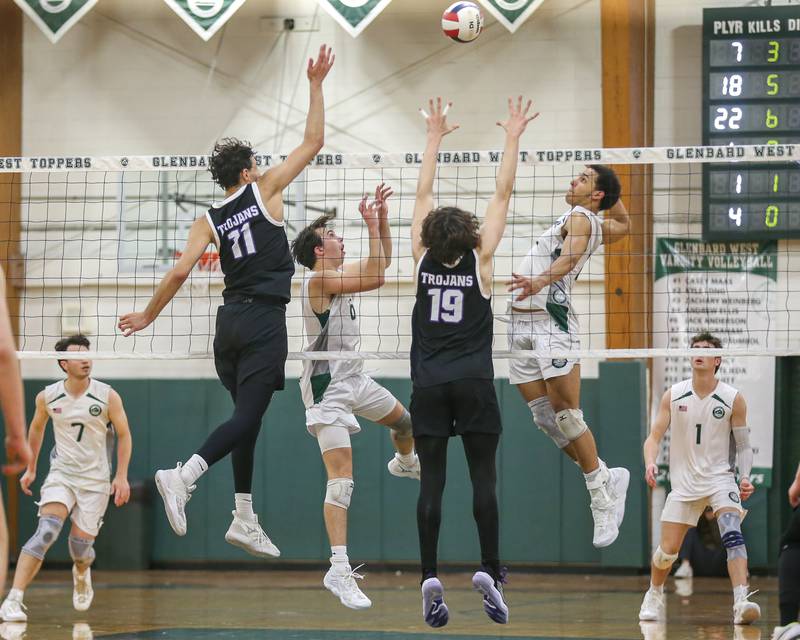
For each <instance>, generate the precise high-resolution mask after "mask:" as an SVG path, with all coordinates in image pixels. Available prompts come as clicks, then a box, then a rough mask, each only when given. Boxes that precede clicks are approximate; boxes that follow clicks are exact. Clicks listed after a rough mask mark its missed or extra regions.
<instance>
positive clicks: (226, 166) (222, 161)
mask: <svg viewBox="0 0 800 640" xmlns="http://www.w3.org/2000/svg"><path fill="white" fill-rule="evenodd" d="M253 155H254V151H253V147H252V146H251V145H250V143H249V142H248V141H247V140H239V139H238V138H222V140H220V141H219V142H217V143H216V144H215V145H214V150H213V151H212V152H211V159H210V160H209V162H208V170H209V171H210V172H211V177H212V178H213V179H214V182H216V183H217V184H218V185H219V186H220V187H222V188H223V189H230V188H231V187H235V186H236V185H237V184H239V174H241V173H242V171H243V170H244V169H249V168H250V166H251V163H252V161H253Z"/></svg>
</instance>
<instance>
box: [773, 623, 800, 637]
mask: <svg viewBox="0 0 800 640" xmlns="http://www.w3.org/2000/svg"><path fill="white" fill-rule="evenodd" d="M773 633H775V632H774V631H773ZM796 638H800V626H797V625H793V626H789V628H788V629H784V630H783V631H781V633H780V635H779V636H774V637H773V638H772V640H796Z"/></svg>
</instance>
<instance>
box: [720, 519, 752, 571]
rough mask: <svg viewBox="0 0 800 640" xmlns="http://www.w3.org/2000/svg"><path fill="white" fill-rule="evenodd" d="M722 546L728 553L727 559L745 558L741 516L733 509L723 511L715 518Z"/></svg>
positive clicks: (745, 550)
mask: <svg viewBox="0 0 800 640" xmlns="http://www.w3.org/2000/svg"><path fill="white" fill-rule="evenodd" d="M717 523H718V524H719V534H720V537H721V538H722V546H723V547H725V551H726V552H727V554H728V560H735V559H736V558H744V559H745V560H746V559H747V547H745V546H744V536H743V535H742V516H741V515H740V514H739V513H736V512H735V511H725V512H724V513H721V514H720V515H719V517H718V518H717Z"/></svg>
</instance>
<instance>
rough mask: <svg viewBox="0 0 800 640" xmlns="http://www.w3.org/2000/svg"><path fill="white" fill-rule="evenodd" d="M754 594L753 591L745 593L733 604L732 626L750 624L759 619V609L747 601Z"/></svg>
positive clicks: (753, 603)
mask: <svg viewBox="0 0 800 640" xmlns="http://www.w3.org/2000/svg"><path fill="white" fill-rule="evenodd" d="M755 594H756V592H755V591H752V592H751V593H747V594H745V595H743V596H741V597H740V598H738V599H737V600H736V602H734V603H733V624H752V623H754V622H755V621H756V620H758V619H759V618H760V617H761V607H759V606H758V605H757V604H756V603H755V602H750V600H748V598H749V597H750V596H752V595H755Z"/></svg>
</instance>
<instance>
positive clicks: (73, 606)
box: [72, 594, 94, 611]
mask: <svg viewBox="0 0 800 640" xmlns="http://www.w3.org/2000/svg"><path fill="white" fill-rule="evenodd" d="M92 600H94V594H92ZM92 600H89V603H88V604H87V605H86V606H85V607H79V606H78V605H77V604H76V603H75V601H74V600H73V601H72V608H73V609H75V611H88V610H89V608H90V607H91V606H92Z"/></svg>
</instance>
